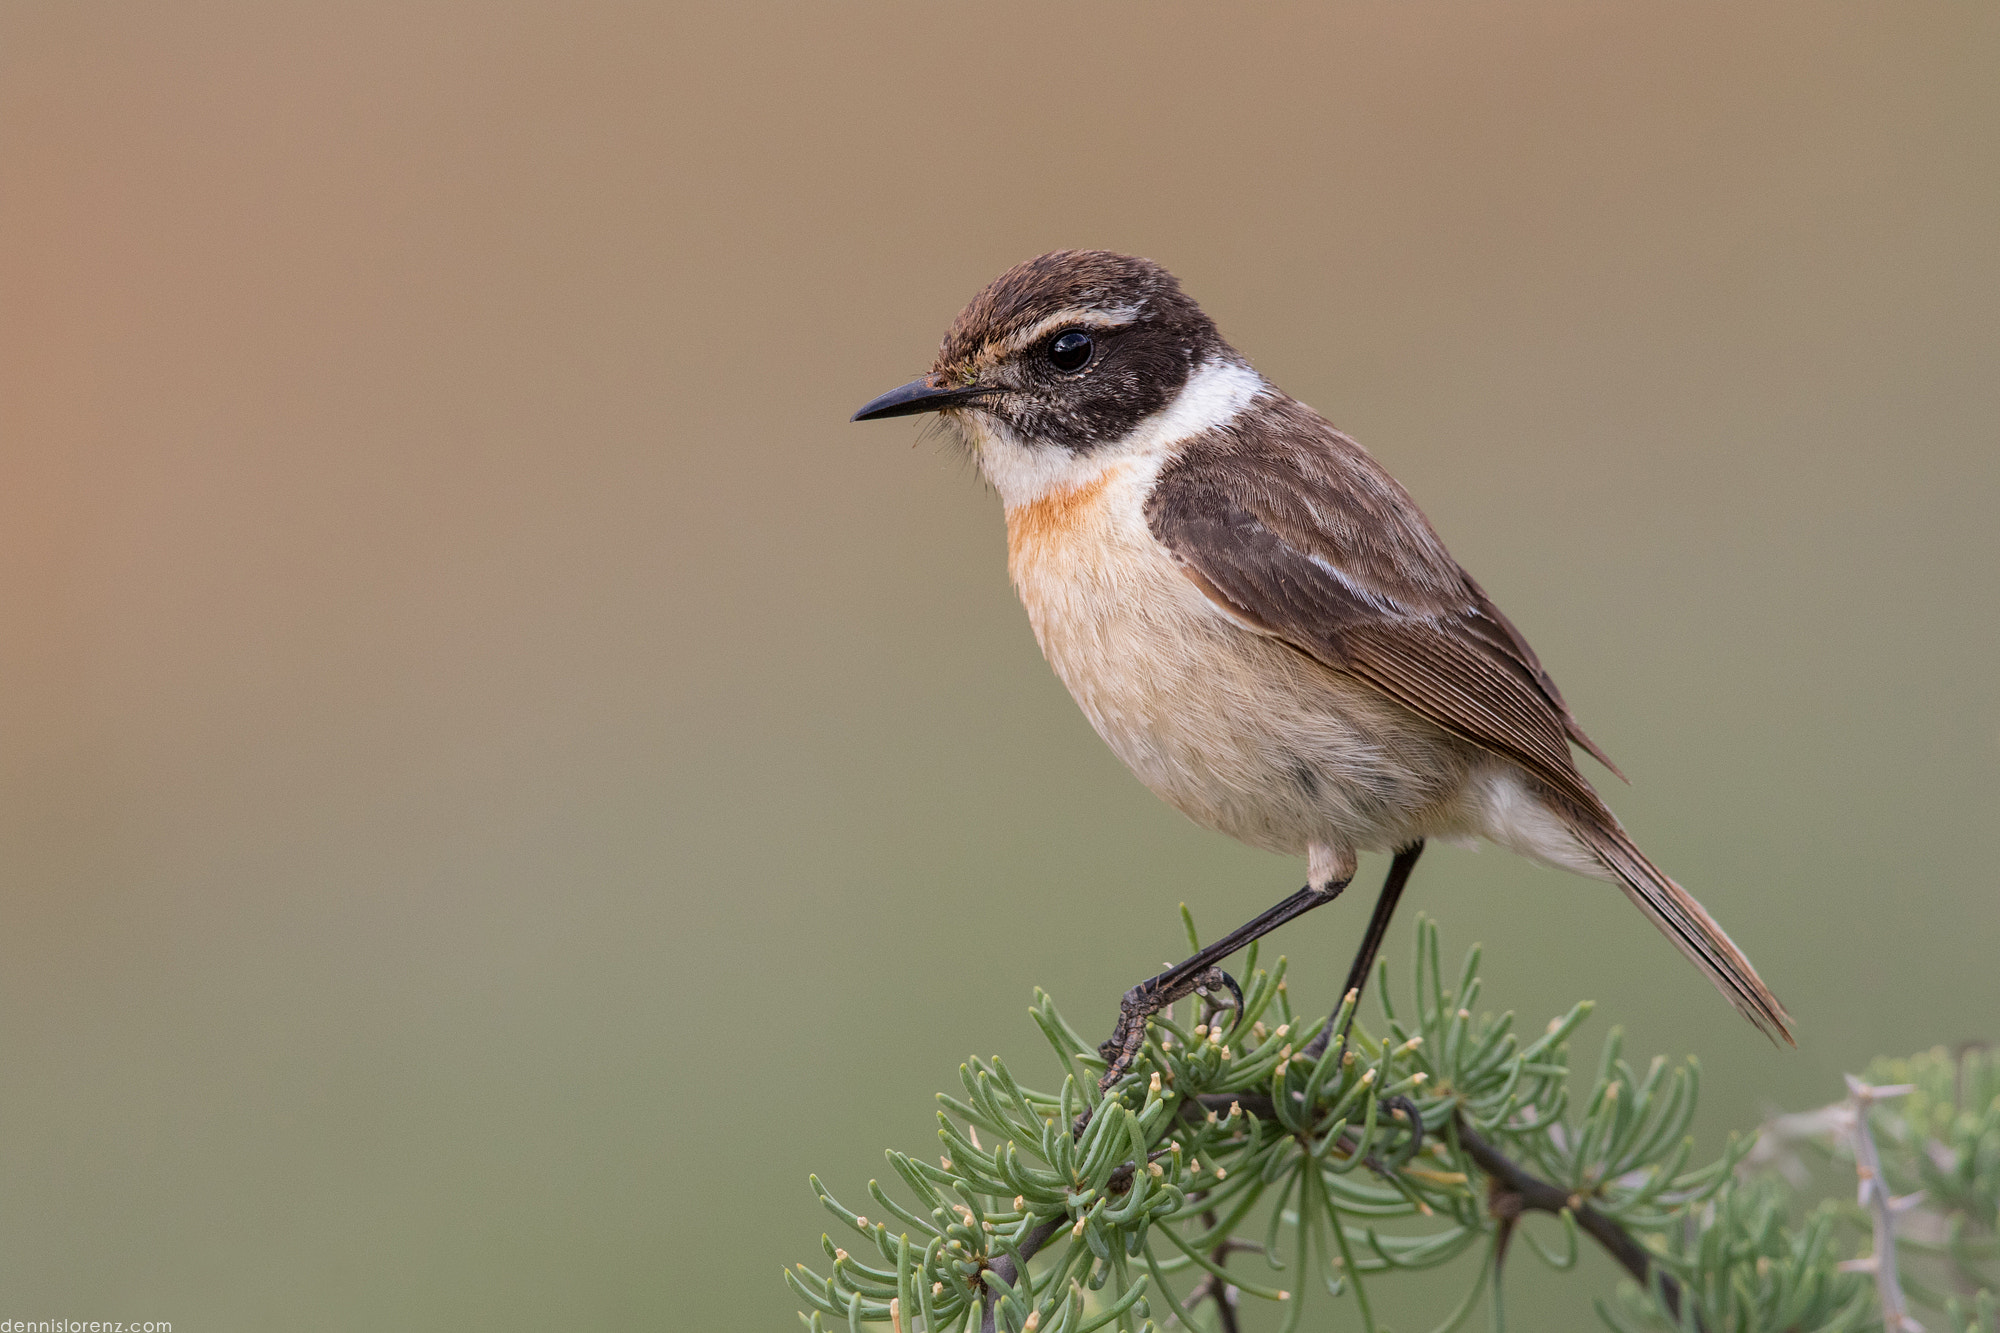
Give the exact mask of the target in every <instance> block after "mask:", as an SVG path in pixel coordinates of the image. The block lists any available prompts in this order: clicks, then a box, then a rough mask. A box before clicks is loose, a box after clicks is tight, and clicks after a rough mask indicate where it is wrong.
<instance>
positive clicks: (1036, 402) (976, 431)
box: [854, 250, 1234, 462]
mask: <svg viewBox="0 0 2000 1333" xmlns="http://www.w3.org/2000/svg"><path fill="white" fill-rule="evenodd" d="M1223 356H1227V357H1231V358H1234V354H1233V353H1231V352H1230V351H1229V348H1228V346H1227V345H1226V344H1225V343H1224V342H1223V341H1222V338H1221V335H1220V334H1218V333H1217V332H1216V329H1215V323H1214V321H1212V320H1210V319H1209V317H1208V316H1207V315H1205V314H1203V313H1202V310H1201V307H1200V306H1198V305H1196V304H1195V303H1194V302H1193V301H1192V300H1190V299H1189V298H1188V296H1187V295H1186V294H1185V293H1184V292H1182V291H1181V287H1180V284H1179V283H1178V282H1176V281H1175V280H1174V276H1173V274H1171V273H1169V272H1167V271H1166V270H1165V269H1164V268H1161V267H1160V266H1159V265H1158V264H1155V263H1154V262H1152V261H1151V260H1149V259H1135V258H1133V257H1131V256H1130V255H1120V254H1113V253H1111V252H1110V251H1108V250H1056V251H1053V252H1051V253H1049V254H1045V255H1042V256H1040V257H1039V258H1036V259H1030V260H1028V261H1027V262H1026V263H1024V264H1018V265H1016V266H1015V267H1013V268H1011V269H1009V270H1007V271H1006V272H1005V273H1003V274H1001V275H1000V276H999V277H998V278H995V279H994V280H993V281H992V283H990V284H989V285H988V286H987V288H986V290H984V291H982V292H980V293H979V295H977V296H975V297H973V298H972V301H971V303H970V304H969V305H967V306H966V307H965V309H964V310H962V311H960V312H959V316H958V318H957V319H955V320H953V321H952V325H951V329H950V331H949V332H947V333H946V334H945V337H944V344H943V346H941V347H940V348H939V349H938V355H937V360H936V361H935V362H934V363H932V365H931V370H930V373H929V374H928V375H925V376H924V377H923V378H922V379H918V380H913V381H911V382H910V383H908V384H905V385H903V386H902V387H901V388H899V389H892V390H890V391H889V392H888V393H885V394H883V395H882V396H881V397H880V398H877V399H875V400H874V401H873V402H870V403H868V404H867V405H866V406H864V407H863V408H862V409H861V410H860V411H859V412H856V413H855V414H854V420H856V421H873V420H876V419H878V418H882V417H895V416H908V415H912V414H915V413H919V412H937V413H940V414H942V416H943V417H944V419H945V420H946V421H947V422H948V423H950V424H951V425H952V426H953V427H954V428H955V429H956V430H957V431H958V433H959V434H960V435H961V436H962V437H964V438H965V439H966V441H967V443H969V444H971V445H973V446H974V448H975V449H977V450H979V452H980V453H981V456H982V462H984V461H986V460H985V455H986V454H987V451H988V449H989V447H993V446H998V447H1002V448H1006V449H1009V450H1014V449H1025V450H1029V451H1049V450H1055V451H1062V452H1065V453H1067V454H1068V455H1070V456H1072V457H1074V456H1076V455H1080V454H1084V453H1088V452H1090V451H1092V450H1094V449H1098V448H1101V447H1102V446H1104V445H1106V444H1109V443H1111V442H1114V441H1118V440H1122V439H1125V438H1127V437H1128V436H1130V435H1131V434H1132V431H1133V428H1134V427H1135V426H1137V425H1138V424H1139V423H1140V422H1142V421H1144V420H1145V419H1147V418H1148V417H1151V416H1153V415H1154V414H1156V413H1158V412H1160V411H1161V410H1162V409H1163V408H1165V407H1166V406H1167V405H1168V404H1169V403H1171V402H1172V401H1173V400H1174V397H1175V396H1176V395H1177V394H1179V393H1180V391H1181V389H1182V388H1183V387H1184V386H1185V385H1186V384H1187V382H1188V379H1189V377H1190V376H1191V375H1192V374H1194V372H1195V370H1196V368H1197V367H1199V366H1201V365H1202V364H1204V363H1205V362H1208V361H1211V360H1214V359H1216V358H1218V357H1223Z"/></svg>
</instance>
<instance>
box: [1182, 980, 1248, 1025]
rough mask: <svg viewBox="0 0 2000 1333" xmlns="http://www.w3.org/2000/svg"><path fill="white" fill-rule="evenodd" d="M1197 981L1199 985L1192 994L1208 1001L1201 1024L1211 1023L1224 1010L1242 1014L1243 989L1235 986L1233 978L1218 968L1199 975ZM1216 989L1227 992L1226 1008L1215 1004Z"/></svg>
mask: <svg viewBox="0 0 2000 1333" xmlns="http://www.w3.org/2000/svg"><path fill="white" fill-rule="evenodd" d="M1198 981H1199V983H1200V984H1198V985H1197V986H1196V987H1195V988H1194V993H1195V994H1196V995H1199V996H1201V998H1202V999H1204V1000H1207V1001H1208V1005H1207V1012H1206V1013H1204V1014H1203V1015H1202V1022H1204V1023H1213V1022H1214V1021H1215V1016H1216V1015H1217V1014H1219V1013H1221V1012H1222V1010H1223V1009H1224V1008H1229V1009H1233V1010H1235V1011H1236V1012H1237V1013H1239V1014H1240V1013H1242V1012H1243V988H1242V987H1241V986H1239V985H1237V984H1236V978H1235V977H1232V976H1230V975H1229V974H1228V973H1227V972H1225V971H1223V970H1222V969H1221V968H1219V967H1211V968H1210V969H1208V971H1206V972H1204V973H1202V974H1201V976H1200V977H1199V978H1198ZM1218 987H1220V988H1221V989H1223V990H1226V991H1228V992H1229V997H1230V1001H1231V1002H1230V1003H1229V1004H1228V1005H1226V1006H1225V1005H1220V1004H1217V1003H1216V1002H1215V991H1216V989H1217V988H1218Z"/></svg>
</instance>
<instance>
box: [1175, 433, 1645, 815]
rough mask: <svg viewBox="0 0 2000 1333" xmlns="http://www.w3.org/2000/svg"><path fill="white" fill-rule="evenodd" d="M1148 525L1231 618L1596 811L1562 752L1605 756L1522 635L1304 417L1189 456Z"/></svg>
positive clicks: (1354, 456) (1382, 484)
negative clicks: (1577, 748) (1575, 746)
mask: <svg viewBox="0 0 2000 1333" xmlns="http://www.w3.org/2000/svg"><path fill="white" fill-rule="evenodd" d="M1146 518H1147V522H1148V525H1149V526H1150V527H1151V529H1152V531H1153V535H1154V536H1155V537H1157V538H1158V539H1159V540H1160V541H1161V542H1162V543H1163V544H1164V545H1165V546H1166V547H1167V549H1168V550H1169V551H1171V552H1172V553H1173V555H1174V557H1175V558H1176V559H1177V560H1179V561H1180V562H1181V564H1182V565H1183V567H1184V568H1185V569H1186V570H1187V571H1188V573H1189V575H1190V576H1191V577H1192V578H1193V579H1194V581H1195V582H1196V584H1197V585H1199V586H1200V587H1201V588H1202V590H1203V591H1204V592H1205V593H1206V594H1207V595H1208V596H1209V597H1211V598H1213V599H1214V600H1216V601H1217V602H1218V603H1220V604H1221V605H1223V606H1225V607H1226V608H1227V609H1229V610H1230V611H1231V612H1233V613H1234V614H1236V615H1237V616H1239V617H1242V618H1243V619H1245V620H1248V621H1250V622H1251V623H1252V624H1255V625H1257V626H1259V627H1260V628H1262V629H1263V630H1265V631H1266V632H1268V633H1270V634H1272V635H1275V636H1277V637H1279V638H1281V639H1283V640H1284V641H1286V642H1287V643H1289V644H1291V645H1292V646H1293V647H1295V648H1297V649H1299V650H1300V651H1302V652H1304V653H1306V654H1308V655H1310V656H1312V657H1314V658H1316V659H1317V660H1319V661H1321V662H1323V663H1325V664H1326V665H1327V666H1330V667H1333V668H1335V669H1336V670H1339V671H1344V672H1347V673H1349V674H1351V675H1353V676H1356V677H1358V678H1360V679H1361V680H1364V681H1366V682H1367V683H1368V684H1370V685H1372V686H1373V687H1375V688H1376V689H1378V690H1380V691H1381V692H1382V693H1383V694H1385V695H1387V696H1389V697H1390V698H1392V699H1394V700H1396V701H1397V702H1398V703H1400V704H1402V705H1403V706H1404V707H1406V708H1408V709H1409V710H1410V711H1412V712H1414V713H1416V714H1418V715H1419V716H1421V717H1424V718H1427V719H1429V720H1430V721H1432V722H1434V723H1436V724H1437V725H1438V726H1440V727H1443V728H1444V729H1445V730H1447V731H1450V732H1452V733H1453V734H1455V735H1458V736H1461V737H1463V738H1465V739H1466V740H1468V741H1471V742H1473V743H1474V744H1477V745H1480V746H1483V747H1485V748H1486V749H1489V750H1492V751H1495V752H1496V753H1499V754H1502V755H1505V756H1506V757H1507V758H1509V759H1512V760H1513V761H1514V762H1516V763H1518V764H1520V765H1521V766H1522V767H1524V768H1526V769H1527V770H1528V771H1529V772H1531V773H1534V774H1535V775H1536V776H1538V777H1540V778H1541V779H1542V780H1543V781H1544V782H1546V783H1548V784H1549V785H1550V786H1551V787H1553V788H1554V789H1555V790H1557V791H1560V792H1562V793H1564V794H1565V795H1567V796H1569V797H1571V798H1572V799H1574V800H1576V801H1578V802H1580V803H1581V804H1582V806H1583V807H1584V808H1585V809H1587V810H1593V811H1595V810H1601V809H1602V808H1603V807H1602V804H1601V803H1600V801H1599V799H1598V797H1597V794H1596V793H1595V792H1594V791H1592V790H1591V787H1590V784H1589V783H1587V782H1585V781H1584V779H1583V777H1582V775H1581V774H1579V773H1578V772H1577V769H1576V764H1575V761H1574V760H1573V759H1572V758H1571V757H1570V750H1569V741H1570V740H1572V739H1574V740H1576V741H1577V742H1578V743H1579V744H1581V745H1583V746H1584V747H1585V748H1587V749H1588V750H1590V752H1591V753H1592V754H1595V755H1597V756H1598V757H1599V758H1600V759H1601V758H1603V755H1602V754H1601V752H1600V751H1599V750H1598V749H1597V747H1596V746H1595V745H1592V744H1591V743H1590V741H1589V739H1588V738H1587V737H1585V736H1584V734H1583V731H1582V729H1581V728H1580V727H1578V726H1577V725H1576V722H1575V720H1574V719H1573V718H1572V717H1571V716H1570V713H1569V709H1568V707H1567V706H1566V705H1565V704H1564V703H1563V700H1562V696H1561V694H1560V693H1558V692H1557V690H1556V687H1555V683H1554V682H1553V681H1551V680H1550V679H1549V677H1548V673H1547V672H1545V671H1543V670H1542V666H1541V663H1540V662H1539V661H1537V660H1536V658H1535V655H1534V652H1533V651H1532V650H1531V649H1529V647H1528V645H1527V644H1526V642H1525V641H1523V640H1522V638H1521V635H1520V632H1519V631H1517V630H1516V629H1515V628H1514V626H1513V625H1512V624H1511V623H1509V622H1508V620H1507V618H1506V617H1505V616H1503V615H1501V614H1500V612H1499V610H1498V609H1497V608H1496V607H1494V605H1493V604H1492V602H1491V601H1490V600H1488V598H1487V597H1486V594H1485V593H1484V592H1482V591H1481V590H1480V588H1479V586H1478V585H1477V584H1476V583H1474V582H1473V581H1472V579H1471V578H1470V577H1469V576H1467V575H1466V573H1465V571H1463V570H1462V569H1460V568H1459V567H1458V564H1457V563H1456V562H1455V561H1454V560H1452V558H1451V556H1450V555H1449V554H1448V553H1447V552H1446V551H1445V549H1444V546H1443V544H1442V543H1440V542H1439V541H1438V539H1437V534H1436V533H1434V532H1432V531H1431V528H1430V525H1429V524H1428V523H1427V522H1425V521H1424V517H1423V515H1422V513H1421V512H1419V511H1418V509H1417V507H1416V505H1415V504H1414V503H1413V502H1412V501H1411V500H1410V497H1409V496H1408V495H1407V494H1406V493H1405V492H1404V491H1403V489H1402V487H1400V486H1398V485H1397V484H1396V482H1395V481H1394V480H1393V479H1392V478H1391V477H1390V476H1389V475H1388V474H1387V473H1386V472H1384V471H1383V470H1382V468H1381V466H1380V465H1379V464H1377V463H1376V462H1375V460H1374V459H1373V458H1371V457H1369V455H1368V454H1367V453H1366V452H1364V451H1363V450H1362V449H1361V447H1360V446H1359V445H1357V444H1355V443H1354V442H1353V441H1351V440H1349V439H1348V438H1347V437H1346V436H1344V435H1341V434H1340V433H1339V432H1338V431H1335V430H1334V429H1333V428H1332V427H1331V426H1329V425H1328V424H1327V423H1326V422H1325V421H1324V420H1323V419H1322V418H1321V417H1320V416H1319V415H1318V414H1316V413H1314V412H1313V411H1312V410H1311V409H1309V408H1306V407H1304V406H1303V405H1301V404H1298V403H1294V402H1292V401H1290V400H1289V399H1280V400H1276V401H1270V400H1267V401H1266V402H1264V403H1260V404H1258V406H1257V408H1256V409H1254V410H1253V411H1251V412H1249V413H1246V414H1245V415H1244V416H1242V417H1239V418H1238V419H1237V420H1236V421H1235V422H1232V423H1231V424H1230V425H1229V426H1228V427H1224V428H1222V429H1219V430H1216V431H1212V432H1210V433H1209V434H1208V435H1206V436H1204V437H1203V438H1202V439H1200V440H1198V441H1195V442H1194V443H1193V444H1191V445H1190V446H1189V447H1188V448H1187V449H1185V450H1184V451H1183V452H1182V454H1181V456H1180V457H1179V458H1178V459H1176V460H1175V461H1174V462H1173V463H1171V464H1169V465H1168V466H1167V467H1166V468H1165V469H1164V470H1163V471H1162V472H1161V474H1160V477H1159V480H1158V481H1157V482H1156V483H1155V484H1154V487H1153V490H1152V493H1151V495H1150V496H1149V497H1148V500H1147V505H1146ZM1605 762H1606V766H1607V767H1609V766H1610V765H1609V761H1608V760H1606V761H1605ZM1613 771H1614V772H1615V771H1616V770H1615V769H1614V770H1613Z"/></svg>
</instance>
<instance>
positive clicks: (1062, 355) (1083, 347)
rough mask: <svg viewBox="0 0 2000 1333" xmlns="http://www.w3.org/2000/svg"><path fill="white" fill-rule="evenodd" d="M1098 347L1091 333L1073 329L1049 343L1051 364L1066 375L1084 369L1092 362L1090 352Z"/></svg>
mask: <svg viewBox="0 0 2000 1333" xmlns="http://www.w3.org/2000/svg"><path fill="white" fill-rule="evenodd" d="M1096 348H1097V344H1096V343H1093V342H1092V341H1091V340H1090V335H1089V334H1087V333H1078V332H1077V331H1076V330H1075V329H1071V330H1070V331H1069V332H1068V333H1065V334H1062V335H1061V336H1059V337H1057V338H1056V340H1055V341H1054V342H1051V343H1050V344H1049V364H1050V365H1052V366H1054V367H1055V368H1056V369H1057V370H1060V371H1061V372H1063V374H1065V375H1067V374H1070V373H1071V372H1072V371H1078V370H1082V369H1083V368H1084V367H1085V366H1087V365H1089V364H1090V354H1091V353H1092V352H1093V351H1095V350H1096Z"/></svg>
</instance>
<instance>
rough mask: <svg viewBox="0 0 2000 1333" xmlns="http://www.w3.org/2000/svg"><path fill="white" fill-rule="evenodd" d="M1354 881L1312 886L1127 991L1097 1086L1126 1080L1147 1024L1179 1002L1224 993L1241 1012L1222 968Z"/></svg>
mask: <svg viewBox="0 0 2000 1333" xmlns="http://www.w3.org/2000/svg"><path fill="white" fill-rule="evenodd" d="M1352 878H1353V871H1352V869H1351V868H1350V869H1349V870H1348V872H1347V873H1346V874H1345V875H1343V876H1342V877H1341V878H1339V879H1336V880H1333V881H1332V882H1330V883H1326V884H1323V885H1318V886H1315V885H1313V884H1308V885H1306V886H1305V887H1304V888H1303V889H1300V890H1299V891H1298V892H1297V893H1295V894H1293V895H1292V896H1291V897H1289V898H1287V899H1285V900H1284V901H1283V902H1281V903H1279V904H1278V905H1277V906H1275V907H1272V908H1270V909H1269V910H1267V911H1265V912H1264V913H1262V914H1261V915H1259V916H1258V917H1256V918H1255V919H1254V920H1251V921H1248V922H1245V923H1244V924H1243V925H1240V926H1238V927H1237V928H1236V929H1235V930H1232V931H1230V932H1229V933H1228V934H1227V935H1224V936H1223V937H1222V938H1221V939H1219V940H1217V941H1216V942H1215V943H1213V944H1211V945H1209V946H1208V947H1207V948H1205V949H1203V950H1202V951H1201V952H1199V953H1197V954H1195V955H1194V957H1192V958H1189V959H1187V960H1185V961H1183V962H1180V963H1176V964H1175V965H1174V966H1172V967H1170V968H1168V969H1167V970H1166V971H1164V972H1162V973H1160V974H1159V975H1158V976H1156V977H1149V978H1148V979H1146V980H1145V981H1142V982H1140V983H1139V984H1138V985H1136V986H1134V987H1133V988H1132V989H1131V990H1128V991H1126V992H1125V998H1124V999H1123V1000H1122V1001H1120V1002H1119V1005H1118V1026H1117V1027H1116V1028H1115V1029H1113V1030H1112V1033H1111V1039H1110V1040H1109V1041H1107V1042H1105V1043H1104V1044H1103V1045H1101V1046H1099V1047H1098V1048H1097V1053H1098V1054H1099V1055H1102V1056H1103V1057H1104V1058H1105V1059H1106V1060H1109V1061H1110V1062H1111V1063H1110V1064H1109V1065H1108V1066H1107V1067H1106V1068H1105V1070H1104V1074H1103V1076H1102V1077H1101V1078H1099V1079H1098V1080H1097V1086H1098V1087H1099V1088H1100V1089H1108V1088H1109V1087H1110V1086H1111V1085H1112V1084H1114V1083H1116V1082H1117V1081H1118V1080H1119V1079H1121V1078H1123V1077H1124V1076H1125V1071H1126V1070H1128V1069H1130V1068H1131V1067H1132V1061H1133V1060H1135V1059H1137V1058H1138V1055H1139V1048H1140V1047H1141V1046H1142V1045H1144V1044H1145V1041H1146V1020H1147V1019H1148V1018H1150V1017H1152V1016H1153V1015H1154V1014H1156V1013H1158V1012H1159V1011H1160V1010H1162V1009H1164V1008H1166V1007H1167V1006H1168V1005H1170V1004H1172V1003H1173V1002H1174V1001H1176V1000H1179V999H1181V998H1183V997H1185V996H1187V995H1191V994H1193V993H1194V992H1196V991H1201V992H1203V993H1206V992H1207V991H1209V990H1210V989H1212V988H1215V987H1221V988H1223V989H1225V990H1227V991H1228V992H1229V993H1230V994H1231V995H1232V996H1233V997H1234V998H1235V1000H1236V1008H1237V1009H1238V1011H1241V1010H1242V1008H1243V991H1242V988H1241V987H1239V986H1238V985H1237V984H1236V979H1235V978H1234V977H1231V976H1230V975H1229V974H1228V973H1227V972H1224V971H1223V970H1222V969H1221V968H1220V967H1218V966H1216V964H1218V963H1220V962H1221V961H1222V960H1223V959H1225V958H1227V957H1229V955H1230V954H1232V953H1235V952H1236V951H1237V950H1238V949H1240V948H1242V947H1243V946H1244V945H1246V944H1248V943H1250V941H1252V940H1254V939H1258V938H1261V937H1262V936H1265V935H1268V934H1270V933H1271V932H1272V931H1274V930H1276V929H1277V928H1278V927H1279V926H1282V925H1284V924H1285V923H1286V922H1287V921H1290V920H1291V919H1292V918H1294V917H1298V916H1303V915H1305V914H1306V913H1307V912H1310V911H1311V910H1312V909H1313V908H1315V907H1318V906H1319V905H1320V904H1321V903H1330V902H1332V901H1333V900H1334V899H1335V898H1338V897H1339V896H1340V891H1341V890H1342V889H1344V888H1346V887H1347V883H1348V880H1350V879H1352Z"/></svg>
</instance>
